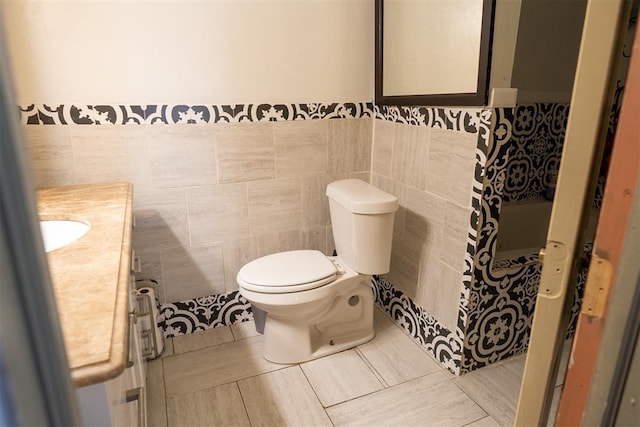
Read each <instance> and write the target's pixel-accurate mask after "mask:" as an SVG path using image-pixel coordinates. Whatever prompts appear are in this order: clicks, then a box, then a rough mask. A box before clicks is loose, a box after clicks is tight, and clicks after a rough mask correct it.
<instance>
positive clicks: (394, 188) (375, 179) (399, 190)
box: [371, 173, 408, 232]
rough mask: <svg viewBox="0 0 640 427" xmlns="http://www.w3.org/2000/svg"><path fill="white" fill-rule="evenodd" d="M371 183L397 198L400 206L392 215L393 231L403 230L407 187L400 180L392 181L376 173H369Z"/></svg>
mask: <svg viewBox="0 0 640 427" xmlns="http://www.w3.org/2000/svg"><path fill="white" fill-rule="evenodd" d="M371 185H373V186H375V187H377V188H379V189H381V190H382V191H386V192H387V193H389V194H391V195H393V196H395V197H396V198H397V199H398V203H399V204H400V206H399V207H398V210H397V211H396V213H395V215H394V217H393V229H394V231H396V232H397V231H400V230H404V226H405V218H406V216H407V202H408V199H407V191H406V189H407V187H406V186H405V185H404V184H403V183H401V182H400V181H394V180H392V179H389V178H386V177H384V176H381V175H378V174H375V173H374V174H371Z"/></svg>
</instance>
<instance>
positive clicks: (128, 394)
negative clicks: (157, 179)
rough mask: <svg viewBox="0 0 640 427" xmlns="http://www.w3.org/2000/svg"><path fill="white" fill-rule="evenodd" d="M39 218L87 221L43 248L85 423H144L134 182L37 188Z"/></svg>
mask: <svg viewBox="0 0 640 427" xmlns="http://www.w3.org/2000/svg"><path fill="white" fill-rule="evenodd" d="M37 198H38V213H39V216H40V220H41V221H47V220H58V221H76V222H80V223H84V224H87V225H88V226H89V230H88V231H87V232H86V234H84V235H83V236H82V237H80V238H78V239H77V240H75V241H73V242H71V243H68V244H66V245H65V246H62V247H60V248H58V249H55V250H52V251H50V252H48V253H47V254H46V255H47V262H48V264H49V271H50V275H51V280H52V283H53V289H54V295H55V299H56V304H57V310H58V315H59V317H60V324H61V327H62V334H63V339H64V344H65V348H66V352H67V359H68V363H69V369H70V372H71V378H72V380H73V382H74V384H75V385H76V387H77V389H76V391H77V397H78V402H79V406H80V412H81V416H82V418H83V421H84V424H85V425H114V426H119V425H126V426H144V425H146V399H145V397H146V393H145V376H146V374H145V369H146V366H145V359H144V358H143V357H142V354H141V349H140V339H141V334H142V330H141V322H138V321H137V312H136V305H137V304H136V288H135V280H134V275H133V270H132V264H134V263H135V256H134V255H133V254H132V248H131V232H132V227H133V214H132V207H133V186H132V185H131V184H129V183H114V184H87V185H78V186H71V187H56V188H47V189H43V190H39V191H38V193H37Z"/></svg>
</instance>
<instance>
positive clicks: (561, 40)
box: [511, 0, 587, 104]
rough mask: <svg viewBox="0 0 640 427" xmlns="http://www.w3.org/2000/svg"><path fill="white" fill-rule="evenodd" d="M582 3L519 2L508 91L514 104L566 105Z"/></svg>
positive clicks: (562, 0)
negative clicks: (515, 97)
mask: <svg viewBox="0 0 640 427" xmlns="http://www.w3.org/2000/svg"><path fill="white" fill-rule="evenodd" d="M586 4H587V2H586V0H522V8H521V12H520V22H519V25H518V41H517V44H516V51H515V57H514V63H513V74H512V79H511V85H512V87H516V88H518V103H519V104H526V103H531V102H560V103H565V102H570V100H571V91H572V88H573V79H574V76H575V70H576V63H577V60H578V52H579V49H580V38H581V36H582V26H583V22H584V13H585V9H586Z"/></svg>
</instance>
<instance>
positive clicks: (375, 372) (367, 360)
mask: <svg viewBox="0 0 640 427" xmlns="http://www.w3.org/2000/svg"><path fill="white" fill-rule="evenodd" d="M355 351H356V354H357V355H358V356H360V359H361V360H362V361H363V362H364V364H365V365H367V368H369V370H370V371H371V373H373V375H374V376H375V377H376V378H377V379H378V381H380V384H382V387H383V389H385V388H388V387H389V383H387V381H386V380H385V379H384V377H383V376H382V374H381V373H380V372H378V370H377V369H376V368H375V367H374V366H373V364H372V363H371V362H370V361H369V359H367V357H366V356H365V355H364V354H363V353H362V352H361V351H360V348H359V347H356V348H355Z"/></svg>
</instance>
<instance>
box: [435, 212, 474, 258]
mask: <svg viewBox="0 0 640 427" xmlns="http://www.w3.org/2000/svg"><path fill="white" fill-rule="evenodd" d="M470 226H471V208H463V207H461V206H458V205H457V204H455V203H450V202H447V204H446V207H445V215H444V234H443V235H442V261H443V262H445V263H447V264H449V266H450V267H452V268H453V269H455V270H457V271H462V270H463V269H464V254H465V252H466V250H467V236H468V234H469V228H470Z"/></svg>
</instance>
